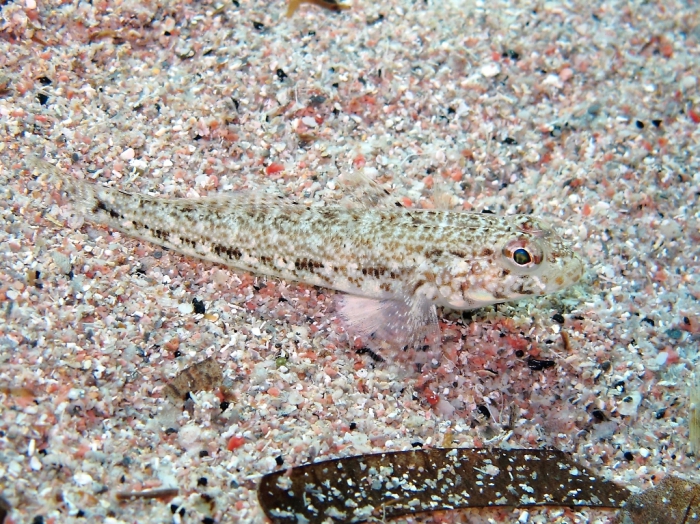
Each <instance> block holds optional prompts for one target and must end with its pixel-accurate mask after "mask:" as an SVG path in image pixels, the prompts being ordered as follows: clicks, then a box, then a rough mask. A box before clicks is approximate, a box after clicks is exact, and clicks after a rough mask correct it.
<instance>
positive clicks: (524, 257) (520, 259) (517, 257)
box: [513, 247, 532, 266]
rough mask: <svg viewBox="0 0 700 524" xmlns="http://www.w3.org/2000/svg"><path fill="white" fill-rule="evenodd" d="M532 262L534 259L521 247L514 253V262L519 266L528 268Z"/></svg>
mask: <svg viewBox="0 0 700 524" xmlns="http://www.w3.org/2000/svg"><path fill="white" fill-rule="evenodd" d="M531 261H532V257H531V256H530V253H528V252H527V249H524V248H522V247H521V248H518V249H516V250H515V251H513V262H515V263H516V264H518V265H519V266H527V265H528V264H529V263H530V262H531Z"/></svg>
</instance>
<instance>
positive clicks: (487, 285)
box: [62, 177, 583, 343]
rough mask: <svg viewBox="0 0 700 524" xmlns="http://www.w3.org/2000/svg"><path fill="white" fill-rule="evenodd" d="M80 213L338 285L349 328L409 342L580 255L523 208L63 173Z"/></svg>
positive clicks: (563, 282) (550, 287)
mask: <svg viewBox="0 0 700 524" xmlns="http://www.w3.org/2000/svg"><path fill="white" fill-rule="evenodd" d="M62 179H63V181H64V182H63V184H64V189H65V190H66V192H67V193H68V195H69V198H71V199H72V200H73V202H74V203H75V204H76V206H77V208H78V210H79V211H80V212H81V213H83V214H84V215H85V216H86V217H87V218H88V219H89V220H91V221H93V222H96V223H99V224H103V225H105V226H107V227H110V228H113V229H117V230H119V231H122V232H123V233H125V234H127V235H129V236H133V237H137V238H141V239H143V240H147V241H149V242H152V243H154V244H158V245H161V246H164V247H167V248H170V249H172V250H175V251H178V252H181V253H184V254H186V255H191V256H194V257H198V258H201V259H205V260H209V261H211V262H215V263H219V264H223V265H226V266H230V267H233V268H237V269H241V270H245V271H250V272H254V273H258V274H265V275H270V276H275V277H279V278H282V279H286V280H295V281H298V282H303V283H307V284H312V285H316V286H322V287H326V288H331V289H334V290H337V291H342V292H344V293H347V294H348V295H349V296H348V297H346V298H345V299H344V301H343V302H341V314H343V315H344V316H345V317H346V320H347V321H348V323H349V324H350V327H351V328H354V329H351V331H354V332H355V333H356V334H359V335H374V336H380V337H382V336H384V337H398V338H400V339H401V340H402V343H403V342H404V341H415V340H416V338H419V337H421V336H422V335H423V334H424V333H425V331H426V328H427V329H428V330H430V329H433V328H434V327H435V325H436V313H435V307H436V306H447V307H450V308H454V309H473V308H477V307H481V306H484V305H488V304H494V303H499V302H505V301H509V300H516V299H519V298H523V297H530V296H537V295H544V294H547V293H552V292H555V291H558V290H560V289H563V288H565V287H567V286H569V285H571V284H573V283H575V282H576V281H578V280H579V278H580V277H581V275H582V274H583V264H582V262H581V260H580V259H579V258H578V256H576V254H575V253H574V252H572V251H571V249H570V247H569V246H568V245H567V244H566V243H565V242H564V241H563V240H562V239H561V238H560V237H559V236H558V235H557V234H556V233H554V231H553V230H552V229H551V228H550V227H548V226H547V225H546V224H545V223H544V222H543V221H541V220H539V219H535V218H533V217H530V216H524V215H515V216H507V217H500V216H496V215H492V214H481V213H467V212H455V211H434V210H414V209H406V208H403V207H395V208H370V209H365V208H361V207H357V208H347V207H341V206H305V205H302V204H299V203H296V202H292V201H289V200H287V199H284V198H276V197H272V196H265V195H259V194H249V193H243V194H232V195H227V196H219V197H213V198H198V199H169V198H162V197H152V196H147V195H143V194H133V193H127V192H124V191H121V190H117V189H113V188H107V187H101V186H97V185H94V184H87V183H84V182H80V181H78V180H75V179H72V178H68V177H62Z"/></svg>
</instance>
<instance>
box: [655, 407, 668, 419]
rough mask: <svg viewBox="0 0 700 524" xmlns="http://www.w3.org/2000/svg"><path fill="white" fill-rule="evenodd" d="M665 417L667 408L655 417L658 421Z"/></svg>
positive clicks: (658, 412)
mask: <svg viewBox="0 0 700 524" xmlns="http://www.w3.org/2000/svg"><path fill="white" fill-rule="evenodd" d="M665 415H666V408H662V409H660V410H659V411H657V412H656V415H655V416H656V420H659V419H661V418H664V416H665Z"/></svg>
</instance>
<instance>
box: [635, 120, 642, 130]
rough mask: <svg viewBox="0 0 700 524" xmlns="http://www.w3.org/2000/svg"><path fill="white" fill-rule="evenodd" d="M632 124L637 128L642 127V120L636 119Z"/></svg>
mask: <svg viewBox="0 0 700 524" xmlns="http://www.w3.org/2000/svg"><path fill="white" fill-rule="evenodd" d="M634 125H636V126H637V129H644V122H642V121H641V120H637V121H636V122H635V123H634Z"/></svg>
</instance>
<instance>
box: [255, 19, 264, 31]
mask: <svg viewBox="0 0 700 524" xmlns="http://www.w3.org/2000/svg"><path fill="white" fill-rule="evenodd" d="M253 27H254V28H255V29H257V30H258V31H262V30H263V29H265V24H263V23H262V22H255V21H254V22H253Z"/></svg>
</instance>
